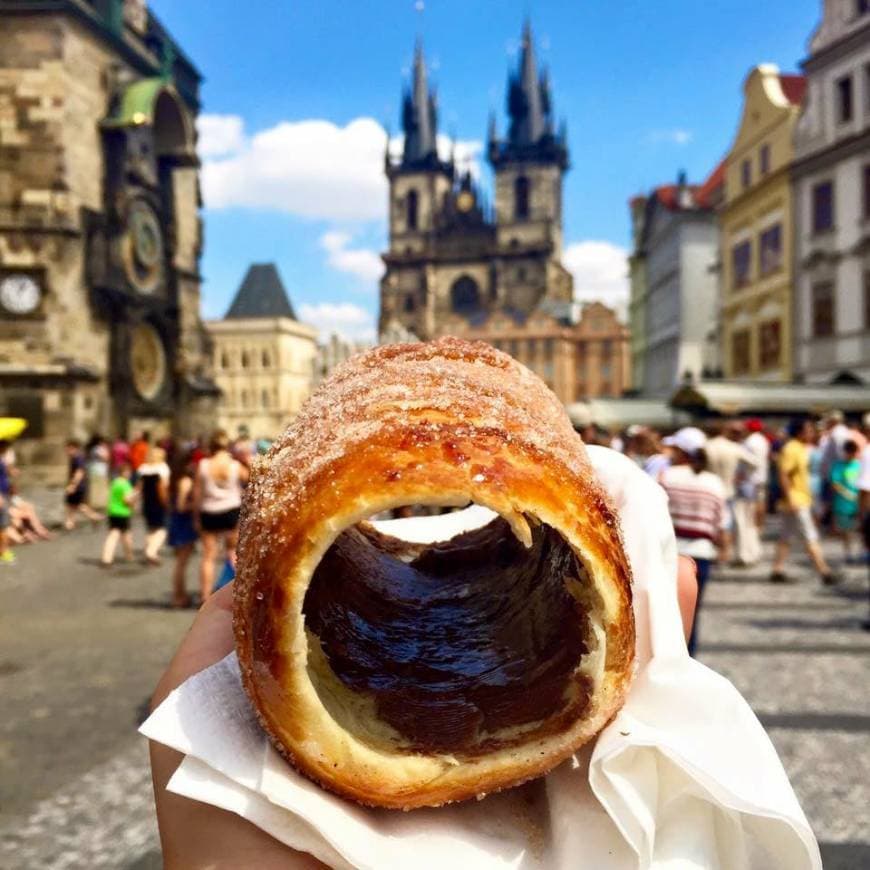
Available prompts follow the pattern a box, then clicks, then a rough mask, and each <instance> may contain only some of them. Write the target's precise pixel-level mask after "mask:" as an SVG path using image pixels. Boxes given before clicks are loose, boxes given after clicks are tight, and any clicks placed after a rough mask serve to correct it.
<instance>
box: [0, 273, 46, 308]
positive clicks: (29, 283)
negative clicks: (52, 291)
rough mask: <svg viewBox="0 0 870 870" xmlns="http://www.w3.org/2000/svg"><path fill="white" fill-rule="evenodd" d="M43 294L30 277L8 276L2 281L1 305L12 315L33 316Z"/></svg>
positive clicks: (0, 286) (0, 283) (0, 287)
mask: <svg viewBox="0 0 870 870" xmlns="http://www.w3.org/2000/svg"><path fill="white" fill-rule="evenodd" d="M41 296H42V292H41V291H40V289H39V283H38V282H37V281H36V279H35V278H33V277H31V276H30V275H24V274H17V275H7V276H6V277H5V278H3V280H2V281H0V304H2V306H3V307H4V308H5V309H6V310H7V311H8V312H9V313H10V314H31V313H33V312H34V311H36V309H37V307H38V305H39V299H40V297H41Z"/></svg>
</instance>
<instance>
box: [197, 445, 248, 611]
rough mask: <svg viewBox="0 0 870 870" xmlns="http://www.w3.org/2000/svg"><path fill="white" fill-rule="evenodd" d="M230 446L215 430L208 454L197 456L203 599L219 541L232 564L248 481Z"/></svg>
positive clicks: (211, 580)
mask: <svg viewBox="0 0 870 870" xmlns="http://www.w3.org/2000/svg"><path fill="white" fill-rule="evenodd" d="M229 446H230V444H229V439H228V438H227V435H226V433H225V432H223V431H218V432H216V433H215V434H214V435H213V436H212V439H211V443H210V445H209V452H210V455H209V456H208V457H206V458H205V459H202V460H200V463H199V465H198V467H197V470H196V477H195V479H194V494H193V503H194V512H195V516H196V520H197V523H198V527H199V532H200V539H201V541H202V560H201V561H200V564H199V588H200V593H201V595H202V600H203V601H206V600H207V599H208V597H209V596H210V595H211V593H212V591H213V588H214V562H215V558H216V557H217V553H218V545H219V544H220V542H221V541H223V545H224V551H225V553H226V558H227V560H228V561H229V562H230V564H231V565H233V567H235V561H236V542H237V540H238V525H239V510H240V508H241V505H242V486H243V484H245V483H247V480H248V469H247V468H245V466H244V465H242V464H241V463H240V462H239V461H238V460H236V459H233V457H232V456H231V455H230V452H229Z"/></svg>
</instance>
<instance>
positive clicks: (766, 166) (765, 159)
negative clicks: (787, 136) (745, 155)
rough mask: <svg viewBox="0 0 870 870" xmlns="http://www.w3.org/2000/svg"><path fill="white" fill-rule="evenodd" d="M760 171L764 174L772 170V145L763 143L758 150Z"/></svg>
mask: <svg viewBox="0 0 870 870" xmlns="http://www.w3.org/2000/svg"><path fill="white" fill-rule="evenodd" d="M758 165H759V171H760V172H761V174H762V175H767V173H768V172H770V145H762V146H761V149H760V150H759V152H758Z"/></svg>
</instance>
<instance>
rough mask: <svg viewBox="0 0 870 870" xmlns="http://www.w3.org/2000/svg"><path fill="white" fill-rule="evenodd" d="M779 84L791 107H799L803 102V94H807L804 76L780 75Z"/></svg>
mask: <svg viewBox="0 0 870 870" xmlns="http://www.w3.org/2000/svg"><path fill="white" fill-rule="evenodd" d="M779 83H780V85H782V92H783V93H784V94H785V97H786V99H787V100H788V101H789V102H790V103H791V104H792V105H793V106H799V105H800V104H801V103H802V102H803V101H804V94H805V93H806V92H807V78H806V76H798V75H781V76H780V77H779Z"/></svg>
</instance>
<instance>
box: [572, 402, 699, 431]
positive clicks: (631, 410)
mask: <svg viewBox="0 0 870 870" xmlns="http://www.w3.org/2000/svg"><path fill="white" fill-rule="evenodd" d="M566 410H567V411H568V416H569V417H570V419H571V423H572V424H573V425H574V428H581V427H583V426H589V425H592V424H595V425H596V426H601V427H603V428H604V429H619V430H622V429H625V428H627V427H628V426H632V425H634V424H638V425H641V426H656V427H660V428H663V429H667V428H673V427H677V426H680V425H682V424H683V423H685V422H687V421H688V415H687V414H685V413H683V412H681V411H677V410H675V409H674V408H672V407H670V405H668V403H667V402H665V401H664V400H660V399H634V398H625V399H587V400H586V401H584V402H574V404H572V405H568V407H567V409H566Z"/></svg>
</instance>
